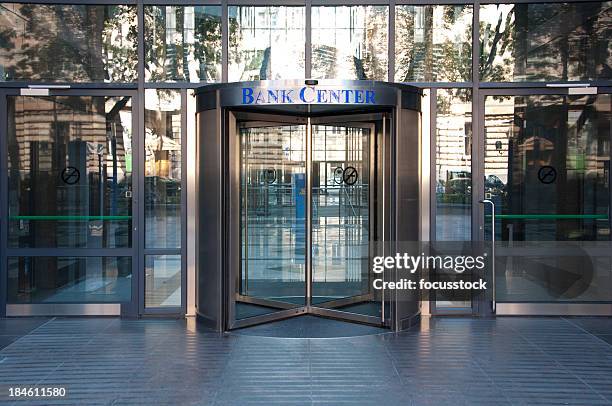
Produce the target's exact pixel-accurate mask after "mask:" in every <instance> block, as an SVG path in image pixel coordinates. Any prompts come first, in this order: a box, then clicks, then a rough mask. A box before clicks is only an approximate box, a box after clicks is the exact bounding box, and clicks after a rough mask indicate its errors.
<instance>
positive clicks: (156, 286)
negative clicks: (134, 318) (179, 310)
mask: <svg viewBox="0 0 612 406" xmlns="http://www.w3.org/2000/svg"><path fill="white" fill-rule="evenodd" d="M180 305H181V256H180V255H147V256H146V261H145V306H146V307H172V306H176V307H178V306H180Z"/></svg>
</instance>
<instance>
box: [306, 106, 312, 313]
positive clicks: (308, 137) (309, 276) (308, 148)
mask: <svg viewBox="0 0 612 406" xmlns="http://www.w3.org/2000/svg"><path fill="white" fill-rule="evenodd" d="M305 251H306V258H304V260H305V261H304V262H305V264H306V275H305V276H306V277H305V279H306V281H305V282H306V301H305V303H306V308H307V309H308V311H310V307H311V306H312V122H311V119H310V117H308V119H307V121H306V250H305Z"/></svg>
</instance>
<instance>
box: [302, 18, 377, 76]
mask: <svg viewBox="0 0 612 406" xmlns="http://www.w3.org/2000/svg"><path fill="white" fill-rule="evenodd" d="M311 18H312V75H311V76H312V77H313V78H317V79H329V78H342V79H369V80H387V70H388V66H389V55H388V51H387V50H388V38H389V7H386V6H340V7H313V8H312V17H311Z"/></svg>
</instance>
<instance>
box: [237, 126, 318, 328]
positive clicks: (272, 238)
mask: <svg viewBox="0 0 612 406" xmlns="http://www.w3.org/2000/svg"><path fill="white" fill-rule="evenodd" d="M305 138H306V127H305V126H304V125H280V126H270V127H256V128H240V146H241V166H240V199H241V205H240V212H241V217H240V218H241V252H242V253H241V269H240V286H239V292H238V293H239V294H238V297H237V300H236V318H237V319H241V318H245V317H252V316H256V315H259V314H265V313H271V312H275V311H278V310H281V309H284V308H288V307H289V308H290V307H298V306H301V305H304V304H305V301H304V295H305V293H306V285H305V256H306V249H305V248H306V189H305V188H306V162H305V160H306V142H305Z"/></svg>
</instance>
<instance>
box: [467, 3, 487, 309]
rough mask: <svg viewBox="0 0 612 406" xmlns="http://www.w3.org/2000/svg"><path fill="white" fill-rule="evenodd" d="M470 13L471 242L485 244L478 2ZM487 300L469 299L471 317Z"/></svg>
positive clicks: (482, 116)
mask: <svg viewBox="0 0 612 406" xmlns="http://www.w3.org/2000/svg"><path fill="white" fill-rule="evenodd" d="M473 7H474V8H473V10H472V15H473V17H472V95H471V96H472V145H471V154H472V157H471V158H472V159H471V162H472V163H471V170H472V212H471V215H472V218H471V225H472V226H471V235H470V239H471V240H472V241H483V240H484V208H483V207H482V205H481V204H480V197H481V196H483V197H484V163H483V162H482V160H483V159H484V134H483V129H484V125H483V120H484V105H483V101H484V99H482V100H481V97H482V95H481V94H480V38H479V36H480V30H479V26H480V1H479V0H476V1H475V2H474V3H473ZM485 307H486V296H484V295H483V297H480V298H479V297H478V296H476V295H474V294H473V295H472V313H480V314H484V313H483V312H484V311H485Z"/></svg>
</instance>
